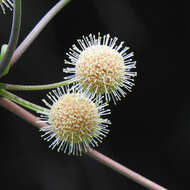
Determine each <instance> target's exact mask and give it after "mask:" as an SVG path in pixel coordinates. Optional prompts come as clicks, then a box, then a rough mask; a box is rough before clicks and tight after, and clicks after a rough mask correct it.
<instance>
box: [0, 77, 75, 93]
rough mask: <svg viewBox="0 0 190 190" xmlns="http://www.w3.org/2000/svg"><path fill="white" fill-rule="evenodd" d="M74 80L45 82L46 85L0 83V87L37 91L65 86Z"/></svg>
mask: <svg viewBox="0 0 190 190" xmlns="http://www.w3.org/2000/svg"><path fill="white" fill-rule="evenodd" d="M74 82H75V80H74V79H70V80H67V81H61V82H57V83H52V84H46V85H15V84H6V83H0V88H3V89H6V90H15V91H37V90H48V89H54V88H58V87H62V86H67V85H69V84H72V83H74Z"/></svg>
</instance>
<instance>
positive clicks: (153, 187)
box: [87, 150, 166, 190]
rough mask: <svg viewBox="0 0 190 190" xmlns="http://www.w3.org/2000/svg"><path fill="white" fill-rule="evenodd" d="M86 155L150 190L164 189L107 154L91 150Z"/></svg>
mask: <svg viewBox="0 0 190 190" xmlns="http://www.w3.org/2000/svg"><path fill="white" fill-rule="evenodd" d="M87 155H89V156H90V157H92V158H94V159H95V160H97V161H98V162H100V163H102V164H104V165H105V166H107V167H109V168H111V169H113V170H115V171H116V172H118V173H120V174H122V175H124V176H125V177H127V178H129V179H131V180H132V181H135V182H136V183H138V184H140V185H142V186H144V187H146V188H147V189H150V190H166V189H165V188H164V187H162V186H160V185H158V184H156V183H154V182H152V181H150V180H149V179H147V178H145V177H143V176H142V175H140V174H138V173H136V172H134V171H132V170H130V169H128V168H127V167H125V166H123V165H121V164H119V163H118V162H116V161H114V160H112V159H110V158H108V157H107V156H105V155H103V154H101V153H99V152H97V151H95V150H92V151H89V152H87Z"/></svg>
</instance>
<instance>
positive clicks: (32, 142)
mask: <svg viewBox="0 0 190 190" xmlns="http://www.w3.org/2000/svg"><path fill="white" fill-rule="evenodd" d="M56 2H57V1H56V0H52V1H47V0H40V1H23V20H22V30H21V36H20V41H19V42H21V41H22V40H23V39H24V37H25V36H26V35H27V34H28V32H29V31H30V30H31V29H32V27H33V26H34V25H35V24H36V23H37V22H38V20H39V19H40V18H41V17H42V16H43V15H44V14H45V13H46V12H47V11H48V10H49V9H50V8H51V7H52V6H53V5H54V4H55V3H56ZM36 3H37V4H36ZM187 12H188V11H187V8H186V10H185V6H184V4H183V3H182V1H181V2H177V1H176V2H175V1H164V0H160V1H150V0H148V1H146V0H145V1H138V0H117V1H113V0H112V1H111V0H110V1H109V0H102V1H100V0H99V1H98V0H91V1H88V0H86V1H85V0H81V1H79V0H73V1H72V2H71V3H70V4H68V5H67V6H66V7H65V8H64V9H63V11H62V12H60V13H59V14H58V15H57V16H56V17H55V18H54V19H53V20H52V21H51V23H50V24H49V25H48V26H47V27H46V28H45V30H44V31H43V32H42V33H41V34H40V36H39V37H38V38H37V39H36V40H35V42H34V43H33V44H32V46H31V47H30V48H29V49H28V50H27V52H26V53H25V54H24V55H23V56H22V58H21V59H20V60H19V61H18V62H17V63H16V65H15V66H14V67H13V68H12V70H11V71H10V73H9V75H7V76H6V77H4V78H3V79H1V80H2V81H4V82H9V83H18V84H47V83H52V82H57V81H61V80H63V72H62V69H63V67H64V59H65V58H66V56H65V53H66V52H67V51H68V49H69V48H70V47H71V45H72V44H73V43H76V39H78V38H81V36H82V35H88V34H89V33H94V34H97V33H98V32H101V33H102V34H106V33H110V34H111V36H112V37H114V36H117V37H119V39H120V40H121V41H126V42H127V44H128V45H129V46H130V47H131V51H134V52H135V59H136V60H137V72H138V77H137V78H136V86H135V88H134V90H133V92H132V93H131V94H129V95H128V96H127V98H125V99H123V100H122V101H121V102H119V103H118V105H117V106H116V107H115V106H113V105H111V108H112V115H111V116H110V117H109V119H110V120H111V121H112V126H111V129H110V134H109V135H108V137H107V138H106V139H105V140H104V142H103V144H101V145H100V147H99V148H97V150H98V151H100V152H101V153H104V154H105V155H107V156H109V157H111V158H113V159H114V160H116V161H118V162H120V163H122V164H124V165H125V166H127V167H128V168H130V169H132V170H134V171H136V172H138V173H140V174H142V175H143V176H145V177H147V178H149V179H151V180H153V181H155V182H157V183H158V184H160V185H162V186H164V187H166V188H168V189H171V190H177V189H180V190H182V189H188V186H189V169H190V167H189V165H190V164H189V161H190V148H189V147H190V98H189V74H188V64H189V63H188V62H187V60H188V59H186V60H185V59H184V57H185V46H184V43H183V42H184V40H186V37H187V36H188V35H186V34H185V31H186V30H187V25H185V16H187ZM186 18H187V17H186ZM10 26H11V13H10V11H9V10H8V9H7V14H6V15H5V16H3V14H2V13H1V15H0V44H3V43H7V41H8V38H9V34H10ZM188 48H189V47H188ZM187 55H188V52H187ZM16 94H17V95H20V96H21V97H24V98H26V99H28V100H31V101H32V102H34V103H37V104H40V105H43V103H42V102H41V99H42V98H44V97H45V94H46V91H45V92H32V93H31V92H21V93H18V92H16ZM0 119H1V120H0V122H1V123H0V128H1V133H0V144H1V171H0V173H1V175H2V177H1V180H2V181H1V186H2V187H3V186H4V185H5V186H4V189H6V190H10V189H13V188H14V189H17V188H18V189H20V190H23V189H28V190H30V189H31V190H34V189H35V190H38V189H39V190H52V189H53V190H63V189H66V190H84V189H88V190H97V189H103V190H104V189H105V190H107V189H109V190H115V189H130V190H131V189H132V190H143V189H145V188H144V187H142V186H140V185H138V184H136V183H134V182H132V181H131V180H129V179H127V178H125V177H123V176H121V175H120V174H118V173H116V172H114V171H112V170H111V169H109V168H107V167H105V166H103V165H102V164H100V163H98V162H96V161H95V160H93V159H91V158H89V157H88V156H86V155H84V156H83V157H72V156H67V155H65V154H64V153H57V152H56V151H51V150H49V149H48V143H46V142H44V141H43V140H42V139H41V137H40V133H39V132H38V130H37V129H36V128H34V127H33V126H31V125H30V124H28V123H26V122H25V121H23V120H22V119H20V118H18V117H17V116H15V115H14V114H12V113H10V112H9V111H7V110H5V109H4V108H0Z"/></svg>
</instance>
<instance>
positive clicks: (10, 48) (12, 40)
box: [0, 0, 22, 76]
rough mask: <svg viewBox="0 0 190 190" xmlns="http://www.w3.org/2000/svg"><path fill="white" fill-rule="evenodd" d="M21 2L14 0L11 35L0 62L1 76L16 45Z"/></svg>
mask: <svg viewBox="0 0 190 190" xmlns="http://www.w3.org/2000/svg"><path fill="white" fill-rule="evenodd" d="M21 2H22V1H21V0H15V1H14V13H13V23H12V29H11V35H10V39H9V43H8V48H7V51H6V53H5V55H4V57H3V59H2V61H1V62H0V76H2V74H3V72H4V70H5V69H6V68H7V66H8V65H9V64H10V60H11V58H12V56H13V53H14V50H15V48H16V46H17V42H18V38H19V34H20V25H21Z"/></svg>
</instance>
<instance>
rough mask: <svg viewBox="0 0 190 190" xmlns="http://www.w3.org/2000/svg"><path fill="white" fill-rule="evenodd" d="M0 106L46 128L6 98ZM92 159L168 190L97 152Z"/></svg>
mask: <svg viewBox="0 0 190 190" xmlns="http://www.w3.org/2000/svg"><path fill="white" fill-rule="evenodd" d="M0 105H1V106H3V107H4V108H6V109H8V110H9V111H11V112H13V113H15V114H16V115H18V116H19V117H21V118H22V119H24V120H25V121H27V122H29V123H30V124H32V125H34V126H36V127H38V128H40V127H43V126H45V125H46V124H45V123H37V122H36V121H37V118H36V117H35V116H34V115H32V114H31V113H30V112H28V111H26V110H25V109H23V108H22V107H20V106H18V105H16V104H15V103H13V102H11V101H9V100H7V99H6V98H0ZM87 155H89V156H90V157H92V158H94V159H95V160H97V161H99V162H100V163H102V164H104V165H106V166H108V167H110V168H112V169H113V170H115V171H116V172H118V173H120V174H122V175H124V176H125V177H127V178H129V179H131V180H133V181H135V182H136V183H139V184H140V185H142V186H144V187H146V188H148V189H150V190H166V189H165V188H164V187H162V186H160V185H158V184H156V183H154V182H152V181H150V180H148V179H147V178H145V177H143V176H141V175H139V174H137V173H135V172H133V171H132V170H130V169H128V168H126V167H125V166H123V165H121V164H119V163H117V162H116V161H114V160H112V159H110V158H108V157H107V156H105V155H103V154H101V153H99V152H97V151H95V150H91V151H89V152H88V153H87Z"/></svg>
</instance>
